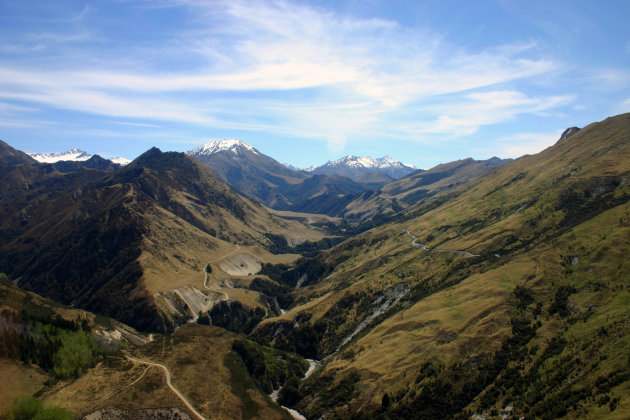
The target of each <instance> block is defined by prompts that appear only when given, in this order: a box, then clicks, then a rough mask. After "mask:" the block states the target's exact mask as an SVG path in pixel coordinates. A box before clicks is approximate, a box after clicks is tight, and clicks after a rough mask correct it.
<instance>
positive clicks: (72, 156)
mask: <svg viewBox="0 0 630 420" xmlns="http://www.w3.org/2000/svg"><path fill="white" fill-rule="evenodd" d="M28 155H29V156H30V157H32V158H33V159H35V160H36V161H38V162H42V163H56V162H60V161H74V162H81V161H85V160H88V159H90V158H91V157H92V156H94V155H90V154H89V153H87V152H84V151H83V150H79V149H70V150H67V151H65V152H61V153H28ZM109 160H110V161H111V162H112V163H114V164H116V165H121V166H124V165H127V164H128V163H129V162H131V161H130V160H129V159H126V158H123V157H116V158H113V159H109Z"/></svg>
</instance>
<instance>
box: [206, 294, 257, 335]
mask: <svg viewBox="0 0 630 420" xmlns="http://www.w3.org/2000/svg"><path fill="white" fill-rule="evenodd" d="M208 314H209V316H210V319H211V320H212V325H216V326H217V327H222V328H225V329H226V330H230V331H234V332H238V333H243V334H249V333H250V332H251V331H252V330H253V329H254V327H256V325H258V324H259V323H260V321H262V320H263V319H264V318H265V315H266V314H265V310H264V309H262V308H259V307H256V308H254V309H252V308H249V307H247V306H245V305H243V304H242V303H240V302H238V301H234V302H225V301H221V302H220V303H219V304H218V305H214V306H213V307H212V309H211V310H210V312H209V313H208ZM202 319H204V318H200V320H202ZM201 323H203V322H201Z"/></svg>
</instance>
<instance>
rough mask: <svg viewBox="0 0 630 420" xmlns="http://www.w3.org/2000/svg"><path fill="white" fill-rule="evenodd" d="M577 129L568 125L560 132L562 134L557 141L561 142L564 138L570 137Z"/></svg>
mask: <svg viewBox="0 0 630 420" xmlns="http://www.w3.org/2000/svg"><path fill="white" fill-rule="evenodd" d="M578 131H580V129H579V128H577V127H569V128H567V129H566V130H564V132H563V133H562V135H561V136H560V138H559V139H558V142H557V143H556V144H558V143H561V142H563V141H564V140H566V139H568V138H569V137H571V136H572V135H574V134H575V133H577V132H578Z"/></svg>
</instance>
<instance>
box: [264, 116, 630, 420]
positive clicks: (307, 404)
mask: <svg viewBox="0 0 630 420" xmlns="http://www.w3.org/2000/svg"><path fill="white" fill-rule="evenodd" d="M629 168H630V114H624V115H620V116H617V117H613V118H609V119H607V120H605V121H602V122H600V123H595V124H592V125H590V126H588V127H585V128H583V129H582V130H580V131H577V132H573V133H572V135H569V136H566V137H563V139H562V141H559V142H558V143H557V144H556V145H555V146H552V147H550V148H548V149H546V150H545V151H543V152H541V153H539V154H538V155H534V156H526V157H523V158H520V159H518V160H516V161H514V162H511V163H508V164H506V165H503V166H502V167H500V168H497V169H495V170H493V171H491V172H488V173H486V174H485V175H482V176H480V177H477V178H475V179H473V180H472V181H469V182H468V183H466V184H463V185H461V186H459V187H456V188H454V189H453V194H452V195H451V197H450V199H448V198H449V197H448V196H446V197H442V198H440V199H438V200H433V201H427V202H425V203H421V204H420V205H418V206H417V207H414V209H413V210H412V211H411V212H410V213H409V214H407V215H405V216H404V217H403V218H401V219H400V220H399V221H398V222H396V223H390V224H387V225H384V226H381V227H379V228H376V229H373V230H371V231H368V232H365V233H363V234H361V235H359V236H357V237H355V238H353V239H350V240H348V241H346V242H344V243H342V244H340V245H338V246H336V247H335V248H333V249H331V250H330V251H327V252H325V253H324V254H322V255H320V256H319V257H318V258H317V259H314V260H312V261H308V262H303V263H301V264H298V265H297V266H296V267H295V268H294V269H293V270H291V271H289V272H285V273H284V274H282V273H278V274H276V275H275V276H276V278H277V279H278V280H279V281H286V282H291V281H295V280H296V279H297V280H298V283H297V285H298V286H300V287H298V289H297V290H296V291H295V293H294V299H295V302H296V305H295V306H294V307H293V308H292V309H291V310H290V311H289V312H287V313H285V314H283V315H282V316H281V317H278V318H276V319H269V320H266V321H263V322H262V323H261V325H259V326H258V327H257V329H256V330H254V331H253V333H252V336H253V337H255V338H256V339H257V340H259V341H260V342H266V343H270V344H273V345H274V346H276V347H278V348H284V349H291V350H296V351H298V352H299V353H301V354H303V355H305V356H310V357H317V358H321V359H322V360H323V361H324V362H325V367H324V369H322V370H321V372H320V373H318V374H316V375H314V376H313V377H312V379H309V380H307V381H305V382H304V383H302V384H301V385H299V386H298V387H297V389H295V390H294V393H295V395H294V397H293V398H292V401H291V404H292V405H293V406H295V407H296V408H297V409H298V411H300V412H301V413H303V414H305V415H306V416H307V417H309V418H318V417H319V416H321V415H324V414H325V415H327V416H330V417H337V418H349V417H355V418H411V417H413V418H468V417H470V416H472V415H473V414H474V415H478V416H482V417H483V416H486V417H489V416H496V415H505V416H508V417H513V418H519V417H521V416H525V417H526V418H530V417H531V418H557V417H568V418H603V417H605V416H607V417H606V418H619V419H621V418H627V417H628V416H629V415H630V397H628V396H629V395H630V392H628V391H629V389H630V351H629V350H628V349H630V346H628V344H630V323H628V321H627V320H628V319H629V316H630V306H629V305H628V301H629V299H630V294H629V292H628V287H629V284H628V279H629V277H628V273H630V265H629V263H628V261H629V260H628V259H627V258H626V254H627V252H628V250H629V249H630V202H629V200H630V169H629ZM268 272H269V273H270V274H273V272H272V271H271V270H269V271H268ZM286 403H287V404H289V402H288V401H287V402H286Z"/></svg>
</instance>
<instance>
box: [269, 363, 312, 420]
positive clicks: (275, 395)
mask: <svg viewBox="0 0 630 420" xmlns="http://www.w3.org/2000/svg"><path fill="white" fill-rule="evenodd" d="M306 361H307V362H308V370H307V371H306V373H305V374H304V377H303V378H302V380H305V379H306V378H308V377H309V376H311V375H312V374H313V372H315V370H316V369H317V368H318V367H320V366H321V365H322V364H321V363H320V362H319V360H313V359H306ZM280 389H281V388H278V389H274V390H273V392H272V393H271V394H269V396H270V397H271V399H272V400H273V401H274V402H278V394H279V393H280ZM280 407H282V408H284V409H285V410H287V411H288V412H289V414H291V417H293V418H294V419H295V420H306V417H304V416H303V415H302V414H300V413H299V412H298V411H297V410H294V409H292V408H289V407H285V406H283V405H281V406H280Z"/></svg>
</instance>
